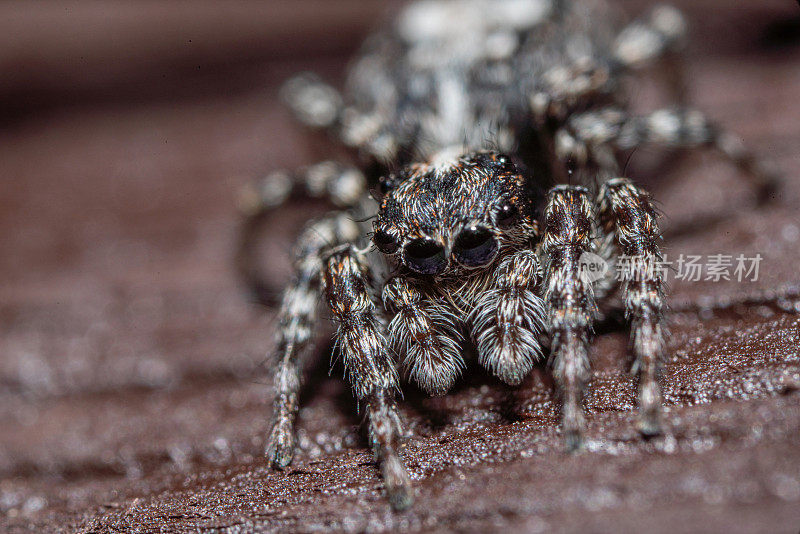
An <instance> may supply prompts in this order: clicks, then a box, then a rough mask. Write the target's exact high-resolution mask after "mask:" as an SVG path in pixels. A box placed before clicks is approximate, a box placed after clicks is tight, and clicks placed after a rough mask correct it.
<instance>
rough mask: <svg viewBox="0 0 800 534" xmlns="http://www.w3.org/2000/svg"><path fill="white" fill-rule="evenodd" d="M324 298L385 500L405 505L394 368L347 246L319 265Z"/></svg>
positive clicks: (362, 274)
mask: <svg viewBox="0 0 800 534" xmlns="http://www.w3.org/2000/svg"><path fill="white" fill-rule="evenodd" d="M323 273H324V287H325V297H326V300H327V301H328V305H329V306H330V309H331V311H332V312H333V315H334V317H335V319H336V321H337V322H338V331H337V336H336V339H337V346H338V347H339V349H340V350H341V354H342V358H343V361H344V366H345V369H346V370H347V375H348V378H349V380H350V383H351V384H352V386H353V389H354V391H355V394H356V397H357V398H358V399H359V400H364V401H366V404H367V414H368V416H369V434H370V442H371V443H372V447H373V451H374V452H375V456H376V458H377V460H378V462H379V464H380V468H381V472H382V474H383V481H384V484H385V486H386V493H387V496H388V497H389V501H390V502H391V504H392V506H393V507H394V508H395V509H403V508H407V507H408V506H409V505H410V504H411V501H412V499H413V497H412V493H411V481H410V479H409V476H408V472H407V471H406V468H405V466H404V465H403V461H402V459H401V458H400V455H399V452H398V449H399V446H400V438H401V437H402V434H403V432H402V426H401V423H400V417H399V416H398V414H397V409H396V407H395V403H394V391H395V390H396V389H397V388H398V379H397V372H396V369H395V362H394V361H393V359H392V357H391V355H390V352H389V348H388V344H387V342H386V338H385V335H384V330H385V328H384V325H383V324H382V323H381V322H380V321H379V320H378V317H377V315H376V310H375V304H374V303H373V301H372V298H371V295H370V292H369V289H368V288H369V286H370V284H369V276H370V273H369V268H368V265H367V264H366V259H365V258H364V257H363V256H361V255H360V254H359V253H358V252H356V251H355V250H354V249H353V248H352V247H346V248H341V249H339V250H337V251H335V252H333V253H332V254H331V255H330V257H329V258H328V259H327V260H326V261H325V265H324V270H323Z"/></svg>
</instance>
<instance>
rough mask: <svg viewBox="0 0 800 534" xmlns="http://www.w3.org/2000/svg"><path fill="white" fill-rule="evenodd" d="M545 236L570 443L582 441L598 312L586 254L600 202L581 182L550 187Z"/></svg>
mask: <svg viewBox="0 0 800 534" xmlns="http://www.w3.org/2000/svg"><path fill="white" fill-rule="evenodd" d="M544 218H545V231H544V238H543V241H542V247H543V251H544V253H545V254H546V255H547V259H548V265H547V268H546V282H545V303H546V305H547V313H548V326H549V328H550V335H551V337H552V341H551V359H552V360H551V361H552V363H553V372H554V375H555V378H556V381H557V382H558V385H559V386H560V390H561V395H562V399H563V408H562V409H563V412H562V426H563V430H564V434H565V436H566V443H567V448H568V449H569V450H575V449H577V448H578V447H580V444H581V440H582V431H583V426H584V417H583V410H582V408H581V394H582V392H583V388H584V386H585V384H586V382H587V381H588V379H589V354H588V344H589V334H590V330H591V328H592V323H593V321H594V318H595V315H596V313H597V312H596V306H595V301H594V295H593V292H592V285H591V283H590V282H589V281H588V280H587V279H586V278H585V277H583V276H581V273H580V257H581V255H582V254H583V253H584V252H587V251H589V250H590V249H591V242H592V239H593V237H594V236H593V230H594V208H593V203H592V200H591V199H590V197H589V192H588V191H587V190H586V189H584V188H583V187H578V186H563V185H562V186H556V187H555V188H553V189H551V190H550V193H549V194H548V197H547V206H546V208H545V212H544Z"/></svg>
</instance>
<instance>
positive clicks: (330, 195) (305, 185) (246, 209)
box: [236, 161, 367, 305]
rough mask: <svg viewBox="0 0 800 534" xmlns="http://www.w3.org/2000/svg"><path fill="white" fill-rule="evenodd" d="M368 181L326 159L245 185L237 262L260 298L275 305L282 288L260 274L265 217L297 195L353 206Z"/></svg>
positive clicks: (243, 278)
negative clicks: (297, 169) (260, 244)
mask: <svg viewBox="0 0 800 534" xmlns="http://www.w3.org/2000/svg"><path fill="white" fill-rule="evenodd" d="M366 189H367V181H366V178H365V177H364V175H363V174H362V173H361V171H359V170H358V169H356V168H354V167H348V166H345V165H341V164H339V163H336V162H334V161H323V162H321V163H317V164H315V165H311V166H309V167H305V168H303V169H300V170H299V171H297V172H294V173H289V172H286V171H275V172H272V173H270V174H269V175H267V176H266V177H264V178H263V179H261V180H260V181H258V182H255V183H252V184H250V185H249V186H247V187H245V188H244V189H243V190H242V192H241V194H240V198H239V209H240V211H241V213H242V216H243V219H244V220H243V224H242V229H241V233H240V236H239V246H238V251H237V255H236V264H237V267H238V270H239V274H240V276H241V277H242V280H243V281H244V282H245V283H246V284H247V287H248V288H249V289H250V291H251V293H252V294H253V296H254V297H255V299H256V301H257V302H259V303H261V304H264V305H272V304H274V297H275V295H277V294H278V290H277V289H276V288H274V287H272V286H271V285H270V284H269V283H268V282H267V281H266V280H265V278H264V277H263V276H262V275H261V274H260V272H259V268H258V261H257V259H258V258H257V256H256V254H255V251H256V250H257V246H256V245H257V242H258V239H259V237H260V232H259V230H260V229H261V227H262V223H263V222H264V220H265V216H266V215H267V214H269V213H270V212H271V211H273V210H275V209H277V208H279V207H280V206H281V205H283V204H284V203H286V202H287V201H288V200H289V199H290V198H292V197H293V196H306V197H311V198H324V199H327V200H329V201H330V202H331V203H332V204H333V205H334V206H337V207H339V208H342V209H345V208H351V207H353V206H355V205H356V204H357V203H358V202H359V201H360V200H361V199H363V198H364V197H365V196H366V195H365V194H366Z"/></svg>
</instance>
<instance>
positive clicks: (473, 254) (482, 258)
mask: <svg viewBox="0 0 800 534" xmlns="http://www.w3.org/2000/svg"><path fill="white" fill-rule="evenodd" d="M453 254H454V255H455V257H456V259H457V260H458V261H459V263H461V264H462V265H466V266H468V267H479V266H481V265H486V264H488V263H489V262H491V261H492V260H493V259H494V256H495V254H497V241H496V240H495V238H494V235H492V232H490V231H489V229H488V228H486V227H485V226H478V225H471V226H467V227H466V228H464V229H463V230H461V232H460V233H459V234H458V237H457V238H456V241H455V245H454V248H453Z"/></svg>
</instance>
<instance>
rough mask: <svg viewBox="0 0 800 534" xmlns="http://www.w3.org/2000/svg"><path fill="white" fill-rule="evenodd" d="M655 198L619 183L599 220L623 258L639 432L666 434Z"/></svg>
mask: <svg viewBox="0 0 800 534" xmlns="http://www.w3.org/2000/svg"><path fill="white" fill-rule="evenodd" d="M656 218H657V215H656V211H655V209H654V208H653V204H652V201H651V200H650V196H649V195H648V194H647V193H646V192H645V191H643V190H642V189H640V188H638V187H636V186H635V185H634V184H633V183H632V182H631V181H630V180H628V179H627V178H615V179H613V180H609V181H608V182H606V183H605V184H603V186H602V188H601V190H600V221H601V223H602V225H603V228H604V230H605V231H607V232H613V235H614V236H615V239H616V242H617V244H618V246H619V248H620V250H621V252H622V254H623V255H624V258H625V261H626V263H625V264H624V266H623V267H624V269H623V294H624V298H625V316H626V318H627V319H628V320H629V321H630V323H631V346H632V349H633V355H634V358H635V360H634V365H633V369H634V372H637V371H638V374H639V428H640V430H641V432H642V433H643V434H645V435H656V434H660V433H661V411H662V410H661V390H660V388H659V386H658V371H659V364H660V362H661V360H662V358H663V354H664V332H663V330H664V327H663V310H664V306H665V304H664V282H663V276H662V273H661V269H660V268H659V265H658V262H660V261H661V254H660V252H659V249H658V245H657V244H656V243H657V241H658V239H659V238H660V236H659V233H658V224H657V222H656Z"/></svg>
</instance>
